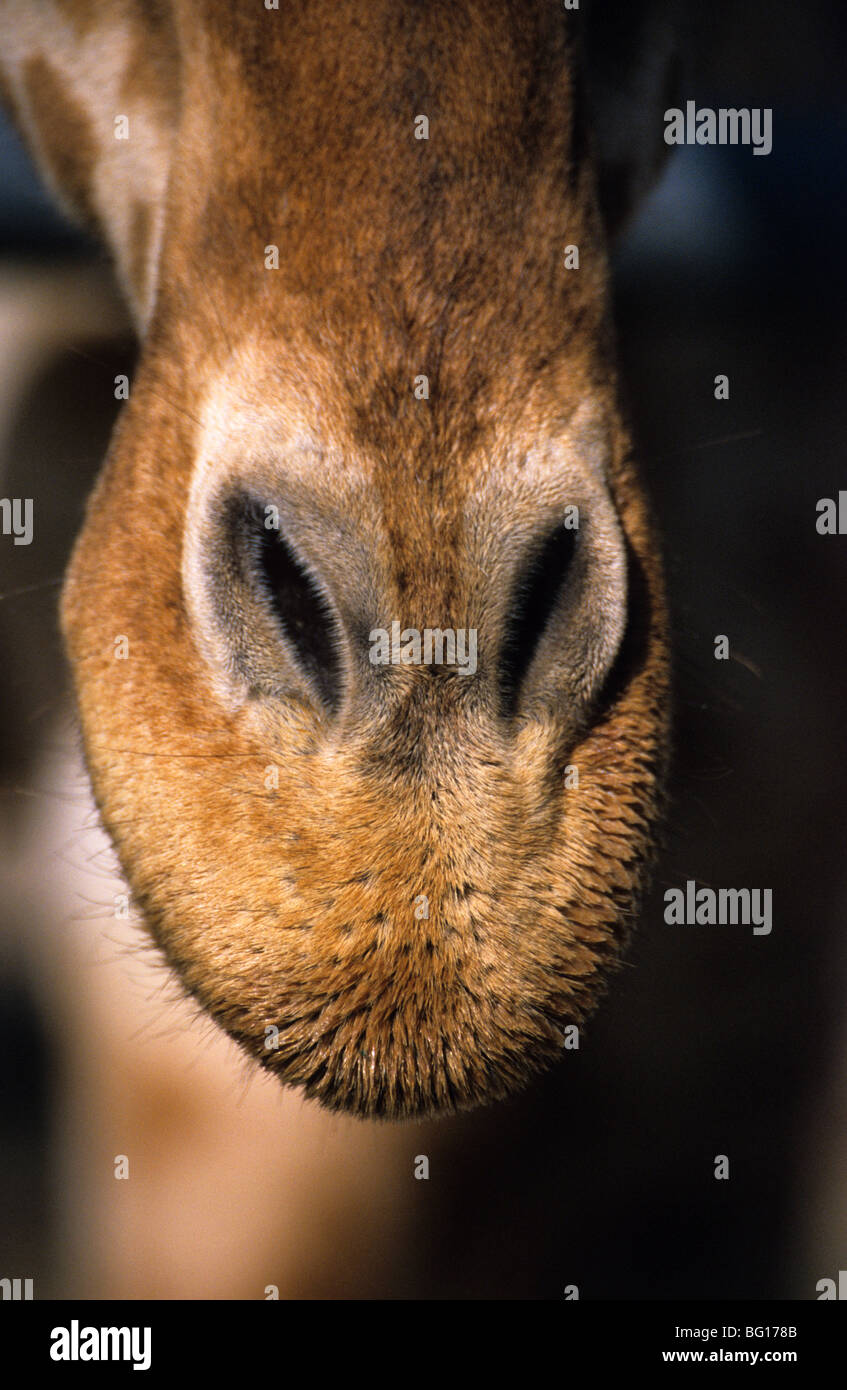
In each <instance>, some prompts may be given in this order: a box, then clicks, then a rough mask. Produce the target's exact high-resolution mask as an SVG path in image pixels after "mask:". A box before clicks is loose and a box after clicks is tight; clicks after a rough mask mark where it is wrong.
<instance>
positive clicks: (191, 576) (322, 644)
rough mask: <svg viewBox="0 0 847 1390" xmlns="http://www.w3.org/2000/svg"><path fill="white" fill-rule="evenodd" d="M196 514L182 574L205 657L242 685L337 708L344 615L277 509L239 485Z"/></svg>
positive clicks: (243, 688) (281, 697)
mask: <svg viewBox="0 0 847 1390" xmlns="http://www.w3.org/2000/svg"><path fill="white" fill-rule="evenodd" d="M201 516H202V521H201V522H200V523H199V524H196V525H193V526H190V527H189V531H188V533H187V537H186V554H185V563H184V573H183V583H184V588H185V593H186V597H187V600H188V605H189V609H190V611H191V614H192V618H193V627H194V636H195V642H196V644H197V646H198V648H199V649H200V651H201V653H202V655H203V656H204V658H205V660H206V663H207V665H208V666H210V667H211V668H212V670H213V671H214V672H215V673H216V674H217V675H219V676H223V677H224V678H227V679H228V680H229V682H230V684H235V686H236V687H238V688H240V689H241V691H242V693H247V694H252V695H265V696H270V697H272V698H275V699H278V700H282V701H284V700H286V699H290V698H292V697H294V698H298V697H299V698H300V699H301V700H302V699H305V700H307V701H308V702H309V703H310V704H311V705H313V706H315V707H316V708H318V709H320V710H322V711H323V712H324V714H329V715H333V714H335V713H336V712H337V710H338V708H339V706H340V704H341V700H342V697H343V690H344V679H343V660H342V647H343V640H342V624H341V620H340V618H339V615H338V613H337V611H336V608H335V606H334V604H333V601H332V599H331V597H330V594H329V590H328V587H327V585H326V584H325V583H324V582H323V581H322V577H321V575H320V573H319V571H318V570H317V569H316V568H315V566H314V564H313V563H311V562H310V561H309V560H308V559H306V557H305V556H304V554H303V553H302V550H301V549H300V548H299V547H298V546H297V544H296V543H295V541H294V540H293V538H292V537H291V536H290V535H288V534H287V533H286V530H285V522H284V519H281V518H280V509H279V508H278V507H276V506H266V505H265V504H264V502H263V501H262V499H261V498H259V497H258V496H255V495H253V494H251V493H248V492H240V491H239V492H237V493H234V494H229V495H227V496H225V497H223V498H220V499H217V500H215V501H214V502H213V503H212V504H211V505H210V506H209V507H208V508H207V509H204V510H202V512H201Z"/></svg>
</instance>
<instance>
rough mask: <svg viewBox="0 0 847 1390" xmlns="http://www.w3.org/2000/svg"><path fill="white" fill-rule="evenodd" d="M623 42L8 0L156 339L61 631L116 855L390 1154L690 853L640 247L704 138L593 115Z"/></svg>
mask: <svg viewBox="0 0 847 1390" xmlns="http://www.w3.org/2000/svg"><path fill="white" fill-rule="evenodd" d="M582 26H583V15H582V14H581V13H580V11H579V8H578V6H577V7H576V8H572V7H557V6H555V5H551V4H549V3H544V0H533V3H529V4H527V3H523V4H520V5H519V4H517V3H502V2H498V0H462V3H459V4H457V3H450V4H448V3H436V4H431V5H428V6H419V5H417V4H413V3H408V4H402V5H397V4H396V3H390V0H374V3H372V4H369V5H368V6H361V5H356V4H355V3H353V0H342V3H340V4H339V3H334V4H329V3H328V0H313V3H312V4H310V5H308V6H300V5H294V4H292V3H286V0H280V3H279V4H278V5H270V4H265V5H261V4H258V3H256V4H255V5H252V6H247V5H242V6H239V7H237V8H235V9H234V8H233V7H232V6H229V5H226V4H223V3H218V0H205V3H202V4H191V5H189V4H187V3H179V0H175V2H174V3H173V4H171V3H166V0H156V2H155V3H152V0H149V2H148V3H142V0H121V3H117V4H115V5H111V6H109V7H102V6H96V5H94V4H91V3H90V2H89V0H43V3H42V2H41V0H40V2H39V3H38V4H35V5H33V4H26V3H23V0H3V3H2V4H0V31H2V34H3V56H2V60H0V66H1V67H2V79H3V93H4V98H5V100H6V102H7V104H8V105H9V107H10V109H11V110H12V112H13V113H14V115H15V118H16V120H17V122H18V124H19V127H20V129H21V131H22V133H23V135H24V137H25V139H26V140H27V141H28V143H29V145H30V148H31V149H32V151H33V153H34V156H35V158H36V160H37V162H38V164H39V166H40V167H41V169H42V170H43V172H44V175H45V178H46V179H47V181H48V183H50V184H51V186H52V187H53V188H54V189H55V192H56V194H57V196H58V197H59V198H60V200H62V202H63V203H64V204H65V206H66V207H67V208H68V209H69V211H71V213H72V214H73V215H75V216H77V217H78V218H79V219H80V220H82V221H83V222H84V223H85V224H86V225H87V226H88V227H89V228H90V229H91V230H93V231H94V232H95V233H96V234H97V235H99V236H100V237H101V238H102V239H103V240H104V241H105V243H106V244H107V245H108V247H109V248H110V250H111V252H112V255H113V258H114V263H115V267H116V272H117V275H118V278H119V280H120V283H121V284H122V286H123V288H124V291H125V293H126V295H127V298H128V300H129V303H130V305H131V308H132V313H133V317H134V320H135V323H136V326H137V330H138V333H139V336H140V340H141V356H140V360H139V364H138V367H137V370H136V372H135V375H134V378H133V381H132V384H131V390H130V392H129V399H128V400H127V402H126V405H125V408H124V409H123V412H122V414H121V418H120V420H119V423H118V426H117V429H116V431H115V434H114V437H113V440H112V444H111V447H110V450H109V454H108V457H107V459H106V462H105V465H104V468H103V471H102V474H101V477H100V479H99V482H98V484H97V486H96V488H95V490H94V493H93V495H92V497H91V499H90V502H89V505H88V509H87V514H86V518H85V523H84V526H83V529H82V532H81V534H80V536H79V538H78V541H77V544H76V547H75V550H74V554H73V558H72V561H71V565H70V568H69V571H68V575H67V578H66V582H65V587H64V592H63V597H62V607H61V613H62V625H63V631H64V635H65V641H66V646H67V652H68V656H69V659H70V663H71V669H72V673H73V680H74V688H75V693H76V701H77V706H78V711H79V717H80V722H81V727H82V732H83V739H84V745H85V752H86V759H87V765H88V769H89V773H90V777H91V782H92V786H93V790H94V794H95V797H96V800H97V804H98V808H99V812H100V815H101V818H102V822H103V824H104V826H105V828H106V830H107V831H108V833H109V835H110V837H111V839H112V841H113V843H114V845H115V848H116V850H117V854H118V856H119V859H120V862H121V865H122V867H123V870H124V873H125V875H126V879H127V882H128V884H129V886H130V888H131V891H132V894H133V899H134V902H135V904H136V905H137V908H138V910H139V912H140V914H141V917H142V918H143V921H144V923H145V926H146V929H147V931H148V932H149V934H150V936H151V937H152V939H153V940H154V941H155V942H156V944H157V945H158V946H159V947H160V948H161V951H162V952H163V953H164V956H165V958H166V960H167V961H168V963H169V965H170V967H171V969H172V971H173V972H174V974H175V976H176V977H177V978H178V979H179V981H180V982H181V985H182V987H183V988H184V990H185V991H186V993H187V994H188V995H189V996H191V997H192V998H193V999H194V1000H196V1001H197V1002H198V1004H199V1005H200V1007H201V1008H202V1009H203V1010H204V1011H205V1012H206V1014H208V1016H209V1017H211V1018H212V1019H214V1021H215V1022H216V1023H217V1024H219V1025H220V1026H221V1028H223V1029H224V1030H225V1032H226V1033H228V1034H229V1036H230V1037H231V1038H233V1039H234V1040H235V1041H236V1043H237V1044H238V1045H239V1046H240V1047H241V1048H242V1049H243V1051H244V1052H245V1054H246V1055H248V1056H249V1057H250V1058H252V1059H253V1060H254V1061H255V1062H257V1063H258V1064H259V1066H261V1067H262V1068H264V1069H265V1070H267V1071H268V1072H269V1073H271V1074H272V1075H273V1076H275V1077H277V1078H278V1079H279V1080H280V1081H281V1082H283V1083H284V1084H285V1085H286V1086H293V1087H296V1088H299V1089H300V1090H301V1091H302V1092H303V1093H304V1094H305V1095H306V1096H308V1097H311V1098H314V1099H316V1100H318V1101H320V1102H321V1103H322V1104H323V1105H324V1106H326V1107H328V1108H331V1109H336V1110H341V1111H346V1112H349V1113H351V1114H353V1115H356V1116H359V1117H362V1118H386V1119H403V1118H411V1117H419V1116H425V1115H432V1114H439V1113H444V1112H449V1111H452V1110H456V1109H461V1108H468V1107H472V1106H476V1105H480V1104H486V1103H490V1102H492V1101H494V1100H496V1099H498V1098H501V1097H503V1096H506V1095H508V1094H509V1093H511V1092H513V1091H514V1090H516V1089H518V1088H520V1087H522V1086H524V1085H525V1084H526V1083H527V1082H528V1081H529V1080H530V1079H531V1078H532V1077H533V1076H534V1075H536V1074H537V1073H539V1072H540V1071H541V1070H542V1069H544V1068H546V1067H548V1066H549V1065H551V1064H552V1063H553V1062H554V1061H555V1059H556V1058H557V1057H558V1056H560V1055H561V1052H562V1049H563V1046H565V1045H566V1043H567V1040H568V1037H569V1032H570V1030H573V1029H575V1028H576V1029H578V1028H579V1027H580V1026H581V1025H582V1024H583V1023H584V1021H585V1020H586V1019H587V1018H588V1017H589V1016H590V1014H591V1012H592V1011H593V1009H594V1008H595V1006H596V1004H597V1001H598V998H599V997H600V995H601V993H602V990H603V989H604V987H605V986H606V983H607V981H608V977H609V975H610V973H611V972H612V971H613V970H614V968H615V966H616V964H617V963H618V961H619V959H620V956H621V952H622V950H623V949H624V947H625V945H626V941H627V939H628V935H629V932H630V930H631V927H632V924H633V922H634V920H635V916H636V912H637V906H638V900H639V894H640V893H641V891H642V889H643V886H644V884H645V882H646V877H647V874H648V871H649V866H650V861H651V857H652V854H653V847H654V840H655V833H656V826H657V822H658V818H659V815H660V811H661V802H662V786H663V779H664V772H665V766H666V761H667V743H668V703H669V670H668V668H669V660H668V643H667V618H666V612H665V600H664V588H663V580H662V569H661V561H660V557H659V547H658V543H657V538H656V534H655V528H654V525H653V522H652V520H651V516H650V511H649V506H648V503H647V499H646V497H645V494H644V489H643V486H642V484H641V481H640V478H639V473H638V468H637V463H636V459H635V451H634V448H633V444H632V440H631V435H630V431H629V428H628V425H627V421H626V414H625V410H624V407H623V405H622V401H621V394H622V393H621V387H620V383H619V381H618V375H617V369H616V363H615V349H614V333H613V326H612V320H611V308H610V294H609V283H608V279H609V277H608V254H607V245H608V239H609V237H610V235H612V234H613V233H614V231H615V229H616V227H617V226H618V225H619V224H620V221H621V219H622V217H623V216H624V215H625V213H626V211H627V208H628V206H629V205H630V203H631V201H632V199H633V197H634V196H636V194H637V192H638V191H639V189H640V188H641V187H642V186H643V184H644V182H645V180H646V178H647V177H648V175H649V171H650V170H651V168H652V167H653V166H654V165H655V163H656V159H657V153H658V152H659V150H660V145H661V123H660V122H659V121H658V120H656V121H655V122H654V125H655V132H654V136H655V138H654V139H653V140H652V141H651V140H644V139H642V136H643V131H642V129H641V128H639V129H638V130H636V131H635V132H634V136H635V137H637V140H636V145H637V146H638V148H636V150H635V151H633V150H632V149H629V148H627V145H626V139H625V136H622V134H621V131H622V128H624V127H625V126H626V120H625V119H621V113H620V110H618V112H617V115H616V117H615V119H614V120H610V119H609V118H608V116H606V117H605V118H604V116H603V111H604V110H605V111H608V102H607V104H606V107H604V108H601V113H600V115H599V116H596V115H595V114H594V111H595V109H596V108H595V104H594V102H593V101H592V98H593V97H594V98H596V95H597V93H598V92H600V93H601V94H602V92H603V90H604V73H603V72H602V70H601V71H600V73H599V76H598V75H597V74H596V73H594V72H590V73H589V74H588V75H586V73H585V72H584V70H583V65H582V62H581V57H580V54H581V52H582V51H583V49H584V47H585V46H586V45H585V43H584V40H585V35H584V34H583V28H582ZM666 60H667V49H666V46H665V45H664V43H658V42H657V43H655V44H653V45H652V47H651V48H650V59H649V61H648V62H647V63H646V69H647V70H648V75H649V78H650V83H649V89H650V93H651V96H650V99H649V100H647V101H646V103H645V98H644V94H643V92H642V91H641V90H640V86H639V84H638V83H636V84H635V85H634V88H633V91H632V92H631V93H628V91H627V88H626V86H625V85H616V86H615V88H614V90H615V99H616V102H617V105H618V107H620V105H621V104H623V106H624V108H625V106H626V101H627V99H628V96H629V97H631V99H632V100H633V101H637V102H639V103H640V104H641V106H644V105H645V104H646V106H647V107H648V109H649V107H650V100H655V101H658V99H659V96H660V94H661V92H662V91H663V90H664V87H663V84H664V82H665V78H666ZM605 76H606V77H608V74H606V75H605ZM640 145H643V146H644V149H643V150H642V149H641V148H640ZM388 631H391V632H395V631H396V632H399V634H400V645H399V649H398V648H397V645H396V644H395V647H394V650H393V651H392V653H391V655H390V658H389V660H388V661H387V662H385V663H379V662H375V661H374V660H373V659H372V658H373V651H374V646H373V643H374V633H380V632H388ZM426 632H438V633H441V634H444V633H448V632H449V633H455V634H457V635H458V634H468V635H469V634H473V641H474V651H475V653H477V657H478V659H477V660H476V661H475V668H474V671H473V672H472V673H469V672H463V671H461V670H460V669H459V668H458V667H457V666H456V665H455V664H451V663H450V662H449V660H448V661H442V662H441V663H438V662H435V663H426V662H423V661H421V660H420V658H419V657H418V658H416V646H415V642H416V635H417V637H419V636H420V634H422V633H426Z"/></svg>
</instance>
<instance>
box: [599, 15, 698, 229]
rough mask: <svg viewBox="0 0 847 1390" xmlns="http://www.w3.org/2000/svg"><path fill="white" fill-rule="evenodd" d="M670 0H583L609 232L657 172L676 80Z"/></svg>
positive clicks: (678, 57)
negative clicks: (668, 109)
mask: <svg viewBox="0 0 847 1390" xmlns="http://www.w3.org/2000/svg"><path fill="white" fill-rule="evenodd" d="M677 11H678V5H677V4H676V0H600V2H599V3H598V0H591V3H590V4H589V5H588V6H587V7H586V29H585V35H584V50H583V52H584V59H585V76H586V84H587V99H588V118H589V124H590V126H591V129H592V138H593V141H594V152H595V158H596V163H597V186H598V195H599V199H600V207H601V211H602V213H603V217H604V220H605V223H606V228H607V231H608V233H609V235H610V237H612V238H614V237H616V236H617V235H618V233H619V232H621V231H622V230H623V227H624V225H625V223H626V221H627V219H628V218H629V216H630V215H631V214H632V213H633V212H634V211H635V209H636V208H637V206H638V204H639V203H640V201H641V199H642V198H643V197H644V196H645V194H646V193H647V192H648V191H649V189H650V187H651V186H652V184H653V183H654V181H655V179H656V178H657V176H658V174H659V171H660V170H661V168H662V166H663V164H664V162H665V158H666V156H667V154H668V146H667V145H666V144H665V139H664V131H665V123H664V112H665V110H666V109H667V108H668V107H669V106H675V105H677V104H678V101H677V93H678V92H679V90H680V89H681V86H682V81H683V61H682V47H683V44H682V37H683V36H682V27H683V26H682V24H681V21H680V19H679V16H678V13H677Z"/></svg>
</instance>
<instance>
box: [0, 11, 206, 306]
mask: <svg viewBox="0 0 847 1390" xmlns="http://www.w3.org/2000/svg"><path fill="white" fill-rule="evenodd" d="M0 36H1V37H2V43H0V79H2V80H1V81H0V95H2V97H3V100H4V103H5V105H6V106H7V107H8V109H9V111H10V113H11V115H12V117H13V119H14V120H15V122H16V124H17V126H18V129H19V130H20V132H21V135H22V136H23V138H24V140H25V141H26V143H27V145H28V147H29V149H30V152H31V154H32V155H33V158H34V159H35V161H36V163H37V165H38V167H39V169H40V170H41V172H42V174H43V176H44V178H45V181H46V183H47V184H48V186H49V187H50V188H51V189H52V190H53V191H54V193H55V194H56V196H57V198H58V200H59V202H60V203H61V204H62V205H63V206H64V207H65V209H66V211H67V212H68V213H69V214H70V215H71V216H72V217H73V218H74V220H75V221H77V222H80V223H81V224H82V225H83V226H85V227H87V228H88V229H89V230H91V231H92V232H94V233H95V234H96V235H98V236H99V237H100V238H101V239H102V240H103V241H105V242H106V244H107V245H108V246H109V248H110V249H111V251H112V254H113V256H114V258H115V263H116V266H117V271H118V275H119V278H120V280H121V282H122V283H123V286H124V288H125V290H126V292H127V294H128V296H129V299H130V302H131V304H132V307H133V309H134V312H135V315H136V319H137V320H138V322H139V324H140V325H144V324H145V323H146V322H147V320H148V318H149V316H150V312H151V310H152V305H153V301H154V298H155V291H156V283H155V282H156V260H157V249H158V243H159V238H160V236H161V229H162V219H163V215H164V206H163V205H164V192H165V187H166V184H167V178H168V170H169V163H170V150H171V144H172V134H173V130H174V128H175V123H176V109H175V104H176V98H177V92H178V81H179V79H178V72H177V70H176V65H177V62H178V47H177V41H176V36H175V34H174V32H173V30H172V27H171V20H170V18H169V9H168V7H167V6H165V5H159V4H149V3H144V0H116V2H115V3H112V4H109V5H101V6H97V5H94V6H92V5H90V4H82V3H76V2H75V0H66V3H62V4H55V5H49V6H48V5H44V4H40V3H39V4H33V3H32V0H0Z"/></svg>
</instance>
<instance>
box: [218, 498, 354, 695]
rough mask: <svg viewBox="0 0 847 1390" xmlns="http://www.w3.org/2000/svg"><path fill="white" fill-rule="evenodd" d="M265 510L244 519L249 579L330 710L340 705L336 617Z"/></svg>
mask: <svg viewBox="0 0 847 1390" xmlns="http://www.w3.org/2000/svg"><path fill="white" fill-rule="evenodd" d="M266 520H267V518H266V517H265V516H264V513H263V512H261V511H260V509H258V508H256V507H253V508H250V509H249V510H248V512H247V514H246V516H244V518H243V521H242V525H243V531H244V535H243V544H244V545H245V548H246V552H247V563H248V568H249V577H250V579H251V580H252V582H253V583H254V584H255V585H256V586H257V588H258V590H259V592H260V594H261V595H262V596H263V597H265V598H266V600H267V602H268V603H269V604H270V606H271V608H272V610H273V613H274V616H275V618H276V619H277V621H278V623H279V627H280V636H281V638H282V640H283V641H284V642H285V643H286V645H287V647H288V650H289V652H290V653H291V655H292V656H293V657H294V659H295V660H296V661H297V662H299V664H300V667H301V669H302V671H303V674H304V675H305V676H306V678H307V680H309V681H310V682H311V683H312V684H313V686H314V687H315V690H316V691H317V693H318V695H319V696H320V698H321V700H322V701H323V703H324V705H326V707H327V709H328V710H329V711H330V712H331V713H334V712H335V711H336V710H337V709H338V706H339V704H340V702H341V663H340V660H339V654H338V628H337V618H336V615H335V614H334V613H333V610H332V607H331V605H330V603H329V601H328V599H327V598H326V597H325V595H324V594H323V593H322V592H321V589H320V586H319V583H318V581H317V579H316V577H315V575H314V574H313V573H312V571H311V570H310V569H309V567H308V565H306V564H305V563H304V561H303V560H301V559H300V557H299V556H298V555H297V554H296V553H295V551H294V550H293V548H292V546H291V544H290V543H289V541H288V540H287V539H286V537H285V536H284V535H283V533H282V531H281V530H280V529H278V528H276V527H267V526H266V525H265V521H266Z"/></svg>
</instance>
